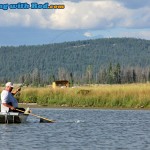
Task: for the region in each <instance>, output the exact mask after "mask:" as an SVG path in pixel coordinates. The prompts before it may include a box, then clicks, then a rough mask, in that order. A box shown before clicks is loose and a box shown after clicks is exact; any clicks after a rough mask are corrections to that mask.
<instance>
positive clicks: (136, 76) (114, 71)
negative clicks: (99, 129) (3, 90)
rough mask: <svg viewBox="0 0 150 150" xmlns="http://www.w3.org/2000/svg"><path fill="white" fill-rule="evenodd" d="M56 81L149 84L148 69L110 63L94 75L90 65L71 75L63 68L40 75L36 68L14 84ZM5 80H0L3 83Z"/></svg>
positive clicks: (41, 83)
mask: <svg viewBox="0 0 150 150" xmlns="http://www.w3.org/2000/svg"><path fill="white" fill-rule="evenodd" d="M56 80H68V81H69V82H70V85H71V86H74V85H83V84H125V83H146V82H150V68H140V67H127V68H122V67H121V65H120V64H119V63H117V64H112V63H110V64H109V65H108V67H107V68H101V69H99V71H98V72H96V73H94V72H93V68H92V66H91V65H89V66H87V68H86V70H85V72H83V73H81V74H79V73H73V72H69V71H68V70H66V69H65V68H59V69H58V72H57V74H49V75H44V74H42V73H41V72H40V71H39V70H38V69H37V68H35V69H34V70H33V72H31V73H27V74H23V75H20V76H19V78H18V79H17V80H15V82H17V83H21V84H23V85H27V86H29V85H31V86H45V85H50V84H52V82H54V81H56ZM5 82H7V80H1V83H5Z"/></svg>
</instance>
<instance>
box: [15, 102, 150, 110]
mask: <svg viewBox="0 0 150 150" xmlns="http://www.w3.org/2000/svg"><path fill="white" fill-rule="evenodd" d="M18 105H19V107H24V108H27V107H30V108H56V109H101V110H106V109H108V110H150V108H121V107H83V106H82V107H79V106H78V107H75V106H73V107H71V106H54V105H51V106H50V105H49V106H47V105H39V104H37V103H19V104H18Z"/></svg>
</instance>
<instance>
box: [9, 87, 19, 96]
mask: <svg viewBox="0 0 150 150" xmlns="http://www.w3.org/2000/svg"><path fill="white" fill-rule="evenodd" d="M19 91H21V88H18V89H17V90H16V91H14V92H11V94H12V95H15V94H17V93H18V92H19Z"/></svg>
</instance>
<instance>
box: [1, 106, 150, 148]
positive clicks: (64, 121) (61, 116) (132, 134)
mask: <svg viewBox="0 0 150 150" xmlns="http://www.w3.org/2000/svg"><path fill="white" fill-rule="evenodd" d="M32 113H34V114H38V115H41V116H44V117H47V118H49V119H55V120H56V123H39V119H38V118H36V117H33V116H29V118H28V123H25V124H8V125H7V124H1V125H0V150H32V149H37V150H150V111H146V110H98V109H43V108H42V109H41V108H40V109H39V108H38V109H37V108H34V109H32Z"/></svg>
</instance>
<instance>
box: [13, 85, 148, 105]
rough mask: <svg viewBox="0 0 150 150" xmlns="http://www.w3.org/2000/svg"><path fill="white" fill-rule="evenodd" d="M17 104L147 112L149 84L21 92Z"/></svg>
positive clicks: (26, 89)
mask: <svg viewBox="0 0 150 150" xmlns="http://www.w3.org/2000/svg"><path fill="white" fill-rule="evenodd" d="M16 98H17V99H18V101H19V102H23V103H37V104H39V105H43V106H54V107H57V106H58V107H59V106H61V107H63V106H64V107H100V108H150V84H148V83H147V84H123V85H95V86H94V85H93V86H92V85H91V86H88V87H87V86H80V87H76V88H63V89H61V88H57V89H52V88H48V87H47V88H33V87H28V88H22V91H21V93H20V95H18V96H17V97H16Z"/></svg>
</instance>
